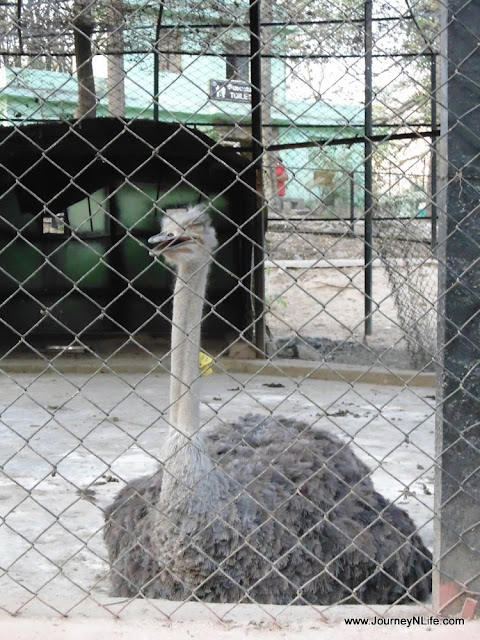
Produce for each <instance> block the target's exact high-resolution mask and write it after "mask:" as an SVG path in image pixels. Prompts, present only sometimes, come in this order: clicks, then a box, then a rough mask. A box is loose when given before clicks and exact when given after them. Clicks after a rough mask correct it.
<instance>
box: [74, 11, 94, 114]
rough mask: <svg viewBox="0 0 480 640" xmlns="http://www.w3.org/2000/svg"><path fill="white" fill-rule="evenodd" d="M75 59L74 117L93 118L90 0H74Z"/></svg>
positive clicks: (91, 16)
mask: <svg viewBox="0 0 480 640" xmlns="http://www.w3.org/2000/svg"><path fill="white" fill-rule="evenodd" d="M72 24H73V27H74V42H75V61H76V64H77V83H78V103H77V109H76V112H75V117H76V118H95V116H96V115H97V96H96V95H95V78H94V76H93V53H92V34H93V14H92V3H91V1H90V0H75V2H74V17H73V20H72Z"/></svg>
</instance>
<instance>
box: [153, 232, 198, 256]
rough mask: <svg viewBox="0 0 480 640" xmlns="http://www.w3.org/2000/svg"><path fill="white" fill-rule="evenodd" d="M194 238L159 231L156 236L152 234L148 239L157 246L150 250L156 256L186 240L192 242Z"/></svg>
mask: <svg viewBox="0 0 480 640" xmlns="http://www.w3.org/2000/svg"><path fill="white" fill-rule="evenodd" d="M191 240H192V239H191V238H190V237H189V236H186V235H178V236H176V235H174V234H172V233H157V235H156V236H152V237H151V238H149V239H148V243H149V244H154V245H155V247H154V248H153V249H152V250H151V251H150V252H149V253H150V255H153V256H156V255H159V254H161V253H164V252H165V251H168V249H172V248H173V247H176V246H178V245H180V244H183V243H184V242H190V241H191Z"/></svg>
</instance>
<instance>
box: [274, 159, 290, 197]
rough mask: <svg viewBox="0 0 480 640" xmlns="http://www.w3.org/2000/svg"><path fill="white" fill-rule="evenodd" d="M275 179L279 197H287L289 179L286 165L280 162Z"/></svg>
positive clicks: (276, 168)
mask: <svg viewBox="0 0 480 640" xmlns="http://www.w3.org/2000/svg"><path fill="white" fill-rule="evenodd" d="M275 177H276V179H277V195H278V196H284V195H285V184H286V182H287V179H288V173H287V170H286V169H285V166H284V164H283V163H282V162H281V161H280V160H279V161H278V164H277V166H276V167H275Z"/></svg>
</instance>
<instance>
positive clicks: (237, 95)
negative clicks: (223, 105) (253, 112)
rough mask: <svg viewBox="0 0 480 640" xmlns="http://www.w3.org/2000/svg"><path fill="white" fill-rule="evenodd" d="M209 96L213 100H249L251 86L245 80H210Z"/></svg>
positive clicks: (250, 97)
mask: <svg viewBox="0 0 480 640" xmlns="http://www.w3.org/2000/svg"><path fill="white" fill-rule="evenodd" d="M210 97H211V98H213V99H214V100H230V101H232V102H250V101H251V99H252V87H251V86H250V84H249V83H248V82H245V80H210Z"/></svg>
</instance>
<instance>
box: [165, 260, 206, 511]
mask: <svg viewBox="0 0 480 640" xmlns="http://www.w3.org/2000/svg"><path fill="white" fill-rule="evenodd" d="M208 269H209V264H208V262H206V263H205V264H203V265H197V266H195V267H194V266H192V265H190V264H183V263H181V264H180V266H179V269H178V276H177V280H176V283H175V292H174V298H173V314H172V348H171V362H172V364H171V381H170V429H169V432H168V437H167V441H166V445H165V466H164V470H165V472H164V478H163V483H162V490H161V500H162V501H163V502H165V504H169V505H175V504H178V503H179V502H181V501H183V500H185V498H187V499H188V498H189V497H192V499H193V491H195V490H196V489H197V488H198V486H199V483H202V481H203V480H205V478H206V477H207V476H208V474H209V472H210V471H211V470H212V469H213V466H214V465H213V462H212V461H211V459H210V457H209V456H208V454H207V453H206V451H205V448H204V444H203V440H202V438H201V436H200V435H199V434H198V430H199V427H200V397H199V394H198V392H197V387H198V382H199V375H200V373H199V367H198V353H199V349H200V327H201V321H202V311H203V303H204V297H205V289H206V283H207V274H208Z"/></svg>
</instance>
